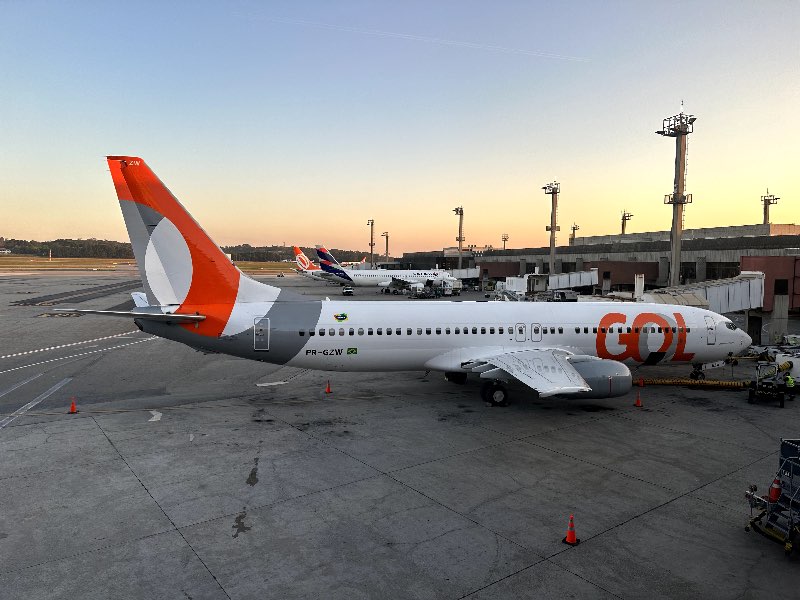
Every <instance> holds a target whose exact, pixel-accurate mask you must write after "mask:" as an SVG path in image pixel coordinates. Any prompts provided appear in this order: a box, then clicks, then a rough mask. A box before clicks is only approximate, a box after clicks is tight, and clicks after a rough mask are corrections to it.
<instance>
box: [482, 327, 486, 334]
mask: <svg viewBox="0 0 800 600" xmlns="http://www.w3.org/2000/svg"><path fill="white" fill-rule="evenodd" d="M481 335H486V327H481Z"/></svg>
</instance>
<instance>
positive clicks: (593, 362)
mask: <svg viewBox="0 0 800 600" xmlns="http://www.w3.org/2000/svg"><path fill="white" fill-rule="evenodd" d="M569 364H571V365H572V366H573V367H575V370H576V371H577V372H578V373H580V376H581V377H583V379H584V380H585V381H586V383H588V384H589V387H591V388H592V390H591V391H590V392H581V393H579V394H577V395H578V396H579V397H581V398H614V397H616V396H624V395H625V394H627V393H628V392H630V391H631V388H632V387H633V377H632V376H631V371H630V369H628V367H627V366H625V365H624V364H622V363H621V362H617V361H616V360H608V359H605V358H597V357H595V356H570V357H569Z"/></svg>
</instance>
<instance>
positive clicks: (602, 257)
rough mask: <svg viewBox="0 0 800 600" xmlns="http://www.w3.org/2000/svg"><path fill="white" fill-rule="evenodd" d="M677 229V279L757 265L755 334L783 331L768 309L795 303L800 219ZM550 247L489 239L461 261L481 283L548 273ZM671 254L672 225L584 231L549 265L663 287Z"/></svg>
mask: <svg viewBox="0 0 800 600" xmlns="http://www.w3.org/2000/svg"><path fill="white" fill-rule="evenodd" d="M681 237H682V240H683V242H682V252H681V267H680V282H681V283H682V284H693V283H697V282H704V281H708V280H717V279H726V278H731V277H736V276H738V275H740V274H741V273H742V272H747V271H760V272H762V273H764V306H763V308H762V309H761V310H760V311H756V312H754V313H753V314H751V315H749V317H750V319H751V320H752V321H753V322H754V323H758V322H759V320H761V321H762V322H763V323H766V324H769V323H772V325H770V326H769V327H768V326H767V325H761V326H760V328H761V335H760V336H759V335H754V336H753V337H754V339H759V337H760V338H762V340H763V339H764V338H765V337H768V338H770V339H771V338H774V337H776V336H777V335H778V334H779V333H784V334H785V333H786V332H787V327H786V326H784V325H783V324H782V320H783V317H782V316H780V317H778V322H774V319H773V316H777V315H783V314H787V313H789V314H791V313H792V312H793V311H800V226H798V225H794V224H786V225H781V224H766V225H740V226H731V227H712V228H703V229H686V230H684V231H683V235H682V236H681ZM549 255H550V248H549V247H541V248H514V249H507V250H502V249H494V248H488V247H487V248H481V249H480V250H479V251H472V250H471V249H469V248H466V249H465V250H464V252H463V254H462V265H463V266H464V267H465V268H470V267H472V268H476V269H477V276H478V279H479V280H480V282H481V284H482V285H491V283H490V282H494V281H501V280H504V279H505V278H506V277H519V276H522V275H526V274H531V273H541V274H549V273H548V271H549V269H548V263H549V260H548V259H549ZM669 261H670V242H669V231H656V232H646V233H630V234H625V235H604V236H586V237H576V238H575V239H574V241H573V240H570V244H569V245H567V246H557V247H556V259H555V269H554V272H555V273H572V272H576V271H588V270H590V269H597V271H598V279H599V282H598V289H597V290H595V291H596V292H597V293H601V294H606V293H609V292H617V291H621V292H628V291H633V289H634V281H635V276H636V275H637V274H643V275H644V283H645V288H646V289H654V288H660V287H665V286H666V285H667V284H668V275H669V266H670V265H669ZM402 262H403V263H404V264H407V265H409V266H410V267H411V268H434V267H439V268H445V269H448V270H451V269H454V268H455V267H456V265H457V264H458V255H457V253H456V254H455V256H454V255H453V252H452V249H449V248H448V249H446V251H445V250H442V251H439V252H411V253H406V254H404V255H403V258H402ZM784 305H785V306H784ZM773 312H775V315H773ZM753 327H755V326H754V325H751V326H749V327H748V329H752V328H753ZM789 330H791V327H789ZM770 332H772V333H770ZM789 332H791V331H789ZM753 333H756V332H755V331H753Z"/></svg>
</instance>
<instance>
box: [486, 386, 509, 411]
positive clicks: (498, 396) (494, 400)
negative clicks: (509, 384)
mask: <svg viewBox="0 0 800 600" xmlns="http://www.w3.org/2000/svg"><path fill="white" fill-rule="evenodd" d="M481 398H483V401H484V402H486V403H488V404H491V405H492V406H508V390H507V389H506V387H505V386H504V385H503V384H502V383H500V382H499V381H485V382H483V384H482V385H481Z"/></svg>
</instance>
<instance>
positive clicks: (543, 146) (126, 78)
mask: <svg viewBox="0 0 800 600" xmlns="http://www.w3.org/2000/svg"><path fill="white" fill-rule="evenodd" d="M798 31H800V2H797V1H795V0H786V1H777V0H775V1H770V0H766V1H761V2H737V1H730V0H720V1H699V2H656V1H651V2H636V1H634V0H629V1H619V2H605V1H603V2H600V1H594V2H588V1H586V2H577V1H575V2H572V1H569V2H533V1H520V2H511V1H506V2H502V1H501V2H491V3H490V2H479V1H463V0H452V1H432V0H427V1H418V2H416V1H411V2H389V1H384V2H381V1H367V0H362V1H350V0H345V1H320V2H311V1H307V2H304V1H292V2H280V1H272V2H225V3H223V2H219V3H211V2H168V3H162V2H152V3H150V2H143V1H139V0H137V1H136V2H131V3H118V2H99V1H98V2H37V1H26V2H22V1H19V2H17V1H5V2H0V73H1V74H2V85H0V114H2V118H1V119H0V157H2V160H1V161H0V209H2V211H1V212H0V214H1V215H2V217H1V218H0V236H4V237H11V238H22V239H37V240H45V239H53V238H56V237H73V238H78V237H82V238H87V237H96V238H104V239H114V240H127V235H126V232H125V228H124V223H123V221H122V217H121V214H120V211H119V207H118V204H117V202H116V196H115V194H114V188H113V185H112V183H111V178H110V176H109V174H108V170H107V167H106V164H105V160H104V156H105V155H107V154H131V155H138V156H141V157H142V158H144V159H145V160H146V161H147V162H148V164H149V165H150V166H151V167H152V168H153V170H154V171H155V172H156V173H157V174H158V175H159V177H161V179H162V180H163V181H164V182H165V183H166V184H167V186H168V187H169V188H170V189H171V190H172V192H173V193H174V194H175V195H176V196H177V197H178V198H179V199H180V200H181V202H182V203H183V204H184V206H186V207H187V208H188V209H189V211H190V212H191V213H192V214H193V215H194V217H195V218H196V219H197V220H198V221H199V222H200V224H201V225H202V226H203V227H204V228H205V229H206V231H208V233H209V234H210V235H211V236H212V237H213V238H214V239H215V241H216V242H217V243H218V244H220V245H225V244H232V243H245V242H246V243H250V244H253V245H269V244H282V243H284V242H285V243H287V244H300V245H306V246H308V245H313V244H316V243H323V244H327V245H328V246H330V247H338V248H348V249H367V244H368V242H369V227H367V219H369V218H372V219H375V224H376V225H375V228H376V242H377V246H376V249H378V250H380V251H382V250H383V240H382V239H381V238H380V237H379V234H380V233H381V232H383V231H388V232H389V236H390V252H391V253H392V254H395V255H397V254H399V253H401V252H403V251H413V250H432V249H441V248H442V247H443V246H452V245H454V244H455V237H456V235H457V225H458V221H457V217H456V216H455V215H454V214H453V208H455V207H456V206H460V205H463V207H464V213H465V236H466V240H467V241H466V243H468V244H477V245H483V244H493V245H495V246H501V245H502V242H501V239H500V236H501V234H502V233H508V234H509V236H510V240H509V242H508V246H509V247H511V248H514V247H526V246H539V245H545V244H546V243H547V233H546V232H545V225H546V224H548V223H549V199H548V197H547V196H545V194H544V192H543V191H542V189H541V188H542V186H543V185H545V184H546V183H548V182H550V181H552V180H553V179H554V178H556V179H557V180H558V181H559V182H560V183H561V189H562V194H561V201H560V210H559V223H560V225H561V228H562V232H561V233H560V236H559V242H560V243H566V240H567V236H568V231H569V225H570V224H572V223H573V222H577V223H578V224H579V225H580V232H579V233H580V235H602V234H608V233H618V232H619V228H620V213H621V211H622V210H623V209H627V210H628V211H630V212H632V213H633V214H634V217H633V220H632V221H631V222H630V223H629V224H628V231H630V232H638V231H654V230H663V229H668V228H669V226H670V219H671V211H670V207H668V206H664V205H663V197H664V195H665V194H668V193H670V192H671V191H672V178H673V160H674V152H675V149H674V141H673V140H672V139H667V138H663V137H661V136H658V135H656V134H655V133H654V131H655V130H657V129H661V123H662V119H663V118H664V117H667V116H670V115H673V114H676V113H677V112H678V111H679V110H680V102H681V100H683V101H684V102H685V110H686V112H688V113H692V114H694V115H696V116H697V122H696V123H695V132H694V133H693V134H692V135H691V136H690V137H689V151H688V175H687V192H689V193H691V194H693V197H694V203H693V204H692V205H691V206H690V207H688V208H687V211H686V222H685V225H686V227H688V228H695V227H711V226H719V225H741V224H751V223H760V222H761V204H760V201H759V197H760V196H761V195H763V194H765V193H766V188H767V187H769V191H770V192H772V193H775V194H776V195H778V196H780V197H781V200H780V202H779V203H778V205H777V206H774V207H773V208H772V221H773V222H774V223H792V222H797V221H798V219H797V216H796V215H797V202H798V198H800V174H798V170H799V167H798V164H799V163H800V151H799V148H798V135H800V35H798Z"/></svg>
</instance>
